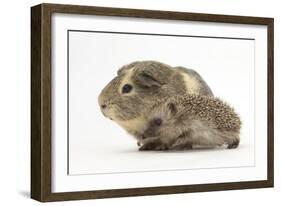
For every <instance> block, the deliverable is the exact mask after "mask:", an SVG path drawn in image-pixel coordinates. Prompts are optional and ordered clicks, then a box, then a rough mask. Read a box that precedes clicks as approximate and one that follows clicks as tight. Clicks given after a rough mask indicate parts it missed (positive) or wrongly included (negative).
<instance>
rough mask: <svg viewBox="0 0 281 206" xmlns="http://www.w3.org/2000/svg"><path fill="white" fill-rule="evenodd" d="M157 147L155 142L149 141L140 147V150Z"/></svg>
mask: <svg viewBox="0 0 281 206" xmlns="http://www.w3.org/2000/svg"><path fill="white" fill-rule="evenodd" d="M154 147H155V145H154V143H153V142H149V143H146V144H143V145H142V146H141V147H140V148H139V151H146V150H152V149H153V148H154Z"/></svg>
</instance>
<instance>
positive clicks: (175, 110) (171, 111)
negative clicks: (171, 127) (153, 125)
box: [167, 102, 178, 116]
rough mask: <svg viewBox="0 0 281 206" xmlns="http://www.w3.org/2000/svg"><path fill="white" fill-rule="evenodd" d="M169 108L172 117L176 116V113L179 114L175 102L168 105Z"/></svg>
mask: <svg viewBox="0 0 281 206" xmlns="http://www.w3.org/2000/svg"><path fill="white" fill-rule="evenodd" d="M167 108H168V112H169V113H170V114H171V115H172V116H174V115H175V114H176V113H177V111H178V110H177V107H176V105H175V104H174V103H173V102H169V103H168V104H167Z"/></svg>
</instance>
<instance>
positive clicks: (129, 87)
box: [122, 84, 133, 93]
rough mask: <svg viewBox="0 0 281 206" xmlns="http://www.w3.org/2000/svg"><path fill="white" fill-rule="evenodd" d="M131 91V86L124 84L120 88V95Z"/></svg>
mask: <svg viewBox="0 0 281 206" xmlns="http://www.w3.org/2000/svg"><path fill="white" fill-rule="evenodd" d="M132 89H133V86H132V85H130V84H125V85H124V86H123V87H122V93H129V92H130V91H131V90H132Z"/></svg>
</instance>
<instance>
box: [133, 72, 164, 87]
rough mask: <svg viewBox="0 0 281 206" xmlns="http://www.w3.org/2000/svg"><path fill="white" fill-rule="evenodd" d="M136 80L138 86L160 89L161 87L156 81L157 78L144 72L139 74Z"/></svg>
mask: <svg viewBox="0 0 281 206" xmlns="http://www.w3.org/2000/svg"><path fill="white" fill-rule="evenodd" d="M136 79H137V82H138V83H139V84H140V85H142V86H145V87H152V86H157V87H160V86H161V85H162V84H161V82H160V81H159V80H158V79H157V77H154V76H153V75H151V74H149V73H147V72H144V71H143V72H141V73H139V74H138V75H137V77H136Z"/></svg>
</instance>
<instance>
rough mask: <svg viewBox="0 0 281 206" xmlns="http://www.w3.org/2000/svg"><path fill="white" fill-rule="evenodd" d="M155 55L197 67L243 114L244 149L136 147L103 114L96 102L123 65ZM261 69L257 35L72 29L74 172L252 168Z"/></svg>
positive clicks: (171, 62) (71, 147)
mask: <svg viewBox="0 0 281 206" xmlns="http://www.w3.org/2000/svg"><path fill="white" fill-rule="evenodd" d="M188 26H190V25H186V27H188ZM95 27H97V25H95ZM138 27H139V26H138ZM121 28H122V27H121ZM173 30H174V29H173ZM190 30H193V31H194V30H195V28H194V29H192V28H191V29H190ZM186 32H188V31H186ZM233 33H234V34H233V35H234V36H235V35H237V34H236V32H233ZM176 34H177V32H176ZM149 59H153V60H158V61H160V62H164V63H167V64H169V65H173V66H177V65H179V66H185V67H188V68H194V69H195V70H197V71H198V72H199V73H200V74H201V75H202V77H203V78H204V79H205V80H206V82H207V83H208V84H209V86H210V87H211V88H212V90H213V92H214V94H215V95H216V96H218V97H221V98H222V99H223V100H225V101H227V102H229V103H230V104H231V105H232V106H233V107H234V108H235V109H236V111H237V112H238V113H239V115H240V116H241V119H242V122H243V124H242V131H241V143H240V146H239V148H238V149H236V150H217V151H215V150H213V149H211V150H209V151H208V150H205V151H198V150H197V151H187V152H180V153H176V152H174V153H172V152H169V153H163V152H160V153H159V152H152V153H145V152H138V151H137V145H136V140H135V139H134V138H132V137H130V136H129V135H128V134H126V132H124V131H123V129H122V128H120V126H118V125H117V124H116V123H114V122H112V121H110V120H109V119H107V118H105V117H104V116H103V115H102V113H101V112H100V108H99V105H98V102H97V99H98V95H99V93H100V92H101V90H102V88H103V87H105V85H106V84H107V83H108V82H109V80H110V79H111V78H113V77H115V76H116V72H117V70H118V68H119V67H121V66H122V65H124V64H127V63H129V62H132V61H135V60H149ZM59 68H60V69H61V67H59ZM255 69H256V68H255V41H254V40H245V39H243V40H242V39H222V38H198V37H197V38H194V37H175V36H148V35H129V34H112V33H111V34H104V33H93V32H73V31H71V32H70V33H69V105H70V107H69V164H70V171H69V172H70V174H71V175H77V174H93V173H116V172H136V171H155V170H173V169H196V168H200V169H202V168H218V167H237V166H238V167H239V166H254V161H255V157H254V155H255V154H254V143H255V141H254V140H255V135H254V121H255V118H254V113H255V112H254V109H255V107H254V98H255V96H254V93H255V90H254V78H255ZM258 111H259V110H257V111H256V112H258ZM105 159H106V160H107V161H106V162H105V161H104V160H105ZM195 159H196V161H195ZM163 160H165V161H163Z"/></svg>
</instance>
